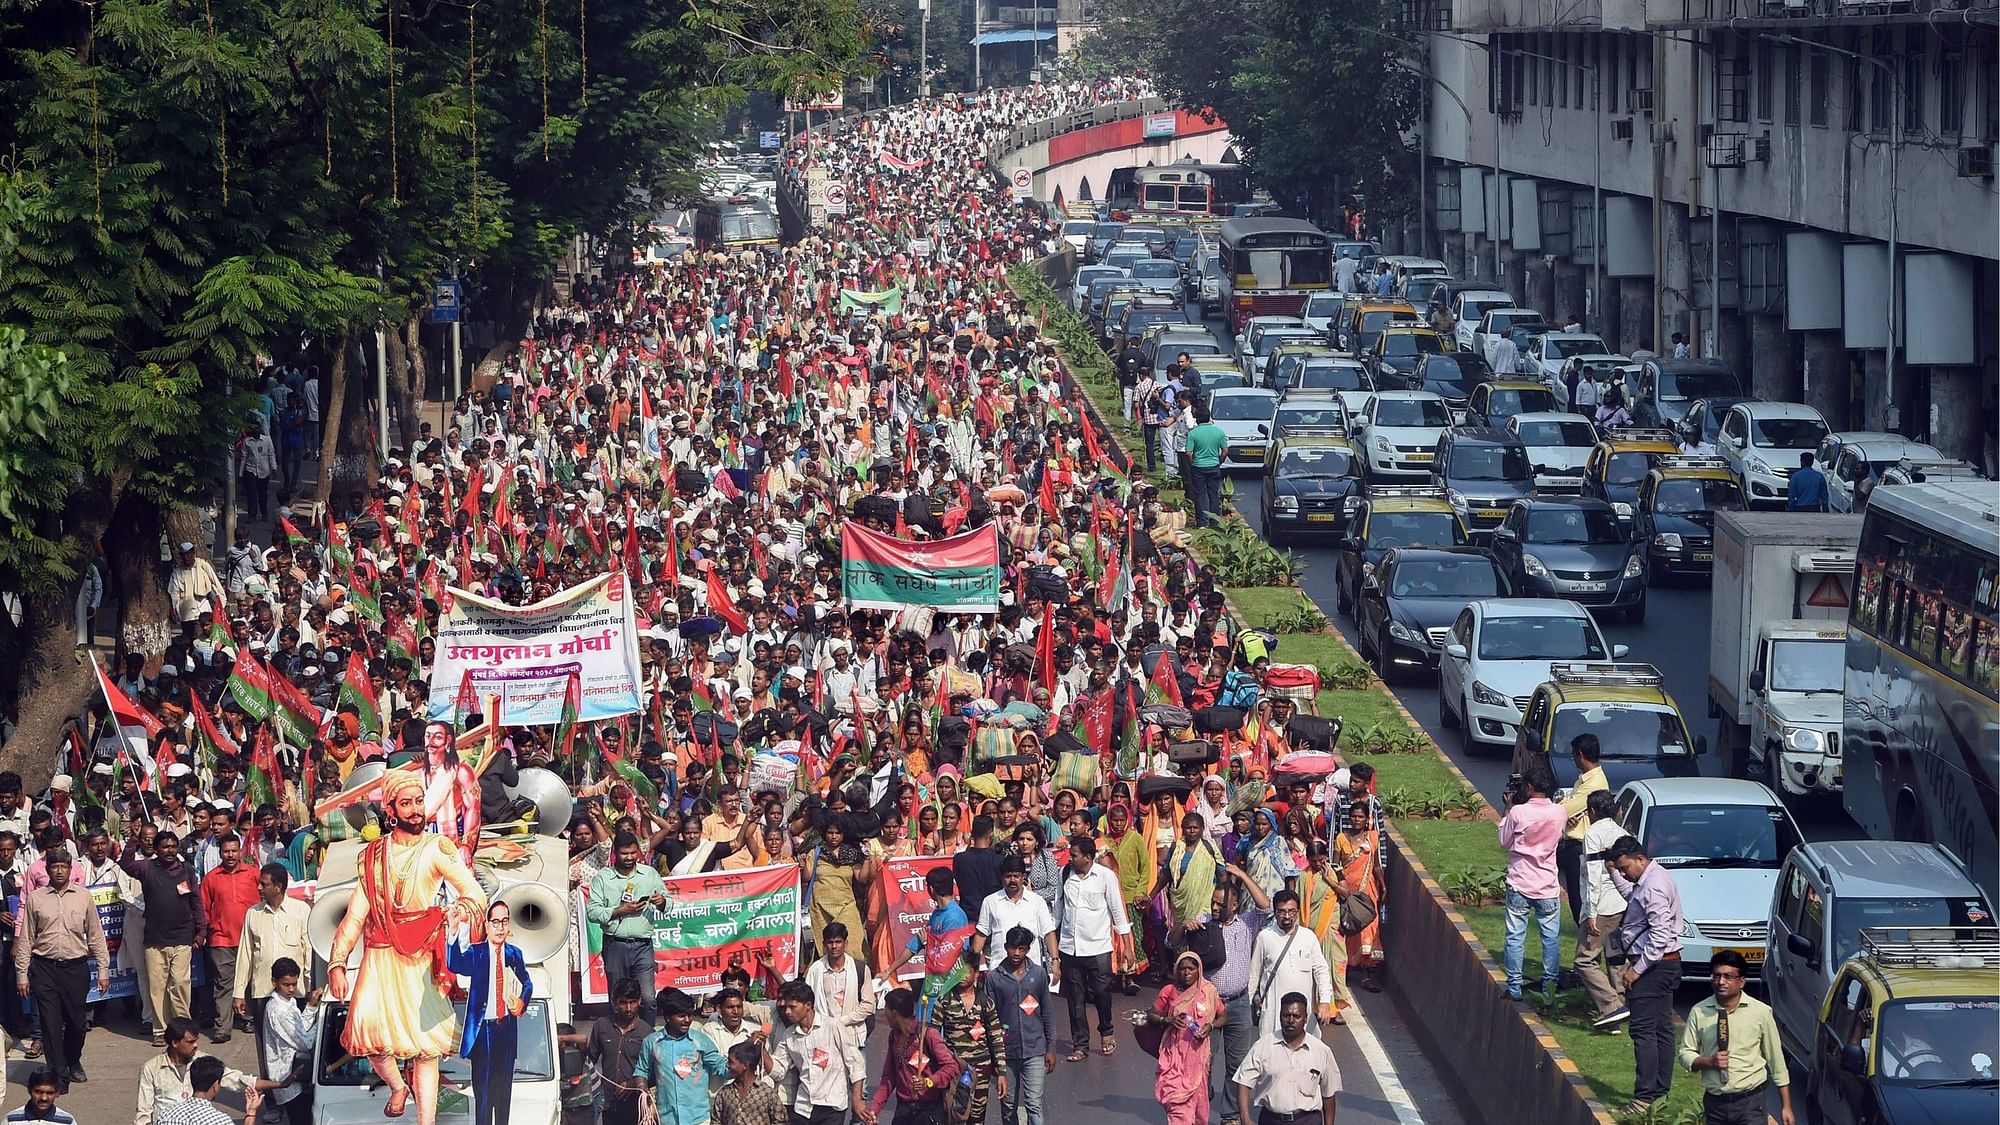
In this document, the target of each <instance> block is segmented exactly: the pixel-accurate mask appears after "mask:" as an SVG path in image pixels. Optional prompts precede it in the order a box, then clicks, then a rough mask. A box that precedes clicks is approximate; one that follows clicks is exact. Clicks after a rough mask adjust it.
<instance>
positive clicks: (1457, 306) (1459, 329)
mask: <svg viewBox="0 0 2000 1125" xmlns="http://www.w3.org/2000/svg"><path fill="white" fill-rule="evenodd" d="M1513 304H1514V295H1513V294H1512V293H1509V292H1507V291H1506V290H1504V289H1466V290H1462V291H1461V292H1460V293H1459V295H1458V296H1457V297H1456V298H1455V299H1453V301H1452V304H1451V315H1452V318H1453V319H1454V320H1455V321H1456V322H1457V326H1456V327H1455V328H1453V329H1452V335H1453V336H1454V337H1456V338H1457V340H1458V350H1459V351H1462V352H1477V351H1478V350H1479V348H1478V346H1477V345H1478V340H1477V337H1478V335H1479V322H1480V321H1482V320H1485V319H1486V314H1487V313H1488V312H1489V311H1491V310H1493V309H1504V308H1511V307H1512V306H1513Z"/></svg>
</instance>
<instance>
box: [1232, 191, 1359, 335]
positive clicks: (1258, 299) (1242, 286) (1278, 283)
mask: <svg viewBox="0 0 2000 1125" xmlns="http://www.w3.org/2000/svg"><path fill="white" fill-rule="evenodd" d="M1216 264H1217V266H1218V268H1219V270H1220V272H1221V275H1222V276H1221V279H1220V280H1221V290H1222V291H1221V294H1220V296H1221V301H1222V307H1223V308H1224V309H1227V310H1228V312H1229V327H1230V330H1231V331H1232V332H1241V331H1242V330H1243V322H1244V321H1246V320H1249V319H1250V318H1251V317H1253V316H1298V315H1300V314H1302V313H1303V312H1304V311H1305V307H1306V301H1307V300H1309V299H1310V298H1311V297H1312V295H1313V294H1314V293H1324V292H1328V291H1330V290H1331V289H1332V288H1333V239H1332V238H1331V237H1329V236H1328V235H1327V233H1326V232H1325V231H1322V230H1320V229H1319V228H1318V227H1316V226H1313V225H1312V224H1311V223H1308V222H1305V221H1304V220H1301V219H1265V218H1258V219H1230V220H1228V221H1226V222H1224V223H1223V224H1222V245H1221V247H1220V250H1219V252H1218V253H1217V256H1216Z"/></svg>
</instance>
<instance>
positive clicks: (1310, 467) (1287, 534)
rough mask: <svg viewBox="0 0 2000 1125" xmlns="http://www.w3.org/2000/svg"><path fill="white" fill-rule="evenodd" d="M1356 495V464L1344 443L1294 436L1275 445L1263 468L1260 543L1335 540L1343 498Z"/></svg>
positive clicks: (1344, 513)
mask: <svg viewBox="0 0 2000 1125" xmlns="http://www.w3.org/2000/svg"><path fill="white" fill-rule="evenodd" d="M1360 490H1361V459H1360V458H1359V457H1358V456H1356V455H1355V452H1354V446H1353V445H1351V444H1349V442H1348V440H1347V439H1346V438H1344V437H1334V436H1332V435H1331V434H1321V433H1311V432H1306V433H1298V434H1297V436H1295V437H1293V438H1290V439H1288V440H1282V441H1276V442H1275V443H1274V444H1273V445H1272V447H1271V452H1270V454H1269V455H1268V456H1267V457H1266V458H1265V462H1264V488H1263V493H1264V497H1263V508H1264V510H1263V513H1262V514H1263V522H1264V537H1265V538H1266V539H1268V540H1270V542H1271V545H1272V546H1273V547H1281V546H1283V545H1284V544H1286V543H1288V542H1291V541H1292V540H1294V539H1298V538H1301V537H1304V536H1319V535H1339V534H1340V533H1341V532H1343V531H1345V530H1346V528H1347V517H1348V515H1349V514H1350V512H1349V506H1348V503H1347V501H1348V498H1349V497H1352V496H1354V495H1356V494H1357V493H1358V492H1360Z"/></svg>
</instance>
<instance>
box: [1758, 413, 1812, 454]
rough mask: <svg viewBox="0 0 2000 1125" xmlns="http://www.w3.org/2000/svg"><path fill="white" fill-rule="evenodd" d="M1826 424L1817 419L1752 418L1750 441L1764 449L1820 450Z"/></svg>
mask: <svg viewBox="0 0 2000 1125" xmlns="http://www.w3.org/2000/svg"><path fill="white" fill-rule="evenodd" d="M1825 439H1826V423H1825V422H1822V421H1820V420H1819V419H1817V418H1752V419H1750V440H1751V441H1753V442H1755V443H1756V444H1757V445H1758V446H1759V447H1761V448H1764V449H1818V448H1819V443H1820V442H1821V441H1824V440H1825Z"/></svg>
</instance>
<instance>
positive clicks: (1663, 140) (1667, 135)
mask: <svg viewBox="0 0 2000 1125" xmlns="http://www.w3.org/2000/svg"><path fill="white" fill-rule="evenodd" d="M1646 139H1647V140H1649V141H1651V142H1652V143H1653V144H1656V145H1670V144H1673V143H1674V123H1673V122H1671V121H1649V122H1647V123H1646Z"/></svg>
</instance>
